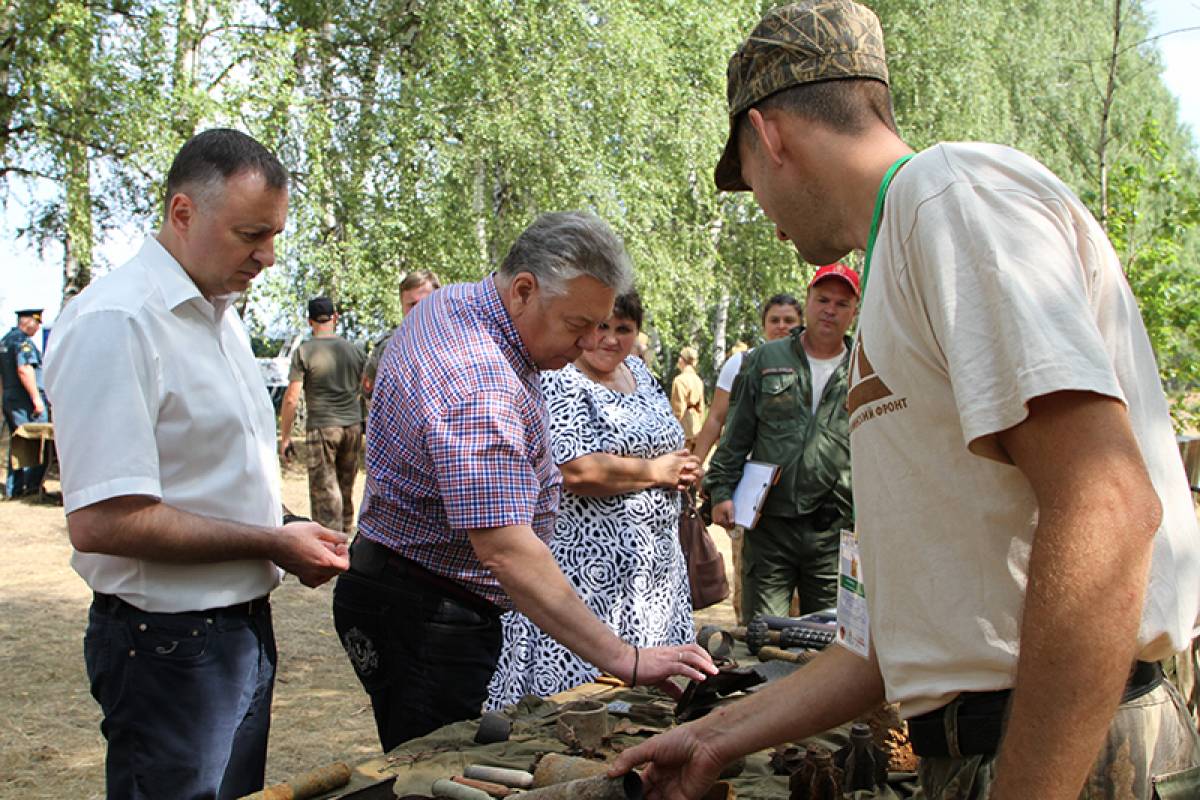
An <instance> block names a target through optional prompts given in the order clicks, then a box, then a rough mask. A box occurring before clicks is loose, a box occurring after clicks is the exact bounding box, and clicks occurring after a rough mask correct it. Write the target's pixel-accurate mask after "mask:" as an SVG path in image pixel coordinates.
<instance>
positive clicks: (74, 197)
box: [63, 141, 93, 295]
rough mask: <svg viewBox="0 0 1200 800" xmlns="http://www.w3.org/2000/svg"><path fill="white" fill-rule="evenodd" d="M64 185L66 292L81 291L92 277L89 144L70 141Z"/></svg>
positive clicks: (65, 151) (67, 147) (64, 284)
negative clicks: (65, 206)
mask: <svg viewBox="0 0 1200 800" xmlns="http://www.w3.org/2000/svg"><path fill="white" fill-rule="evenodd" d="M63 155H64V160H65V162H66V175H65V181H64V183H65V188H66V199H67V228H66V231H65V235H64V237H63V293H64V295H72V294H75V293H77V292H79V291H81V290H82V289H83V288H84V287H85V286H87V285H88V284H89V283H90V282H91V280H92V233H93V230H92V228H93V226H92V188H91V181H90V178H91V169H90V164H89V163H88V152H87V147H86V146H85V145H84V144H82V143H81V142H77V141H67V142H65V147H64V153H63Z"/></svg>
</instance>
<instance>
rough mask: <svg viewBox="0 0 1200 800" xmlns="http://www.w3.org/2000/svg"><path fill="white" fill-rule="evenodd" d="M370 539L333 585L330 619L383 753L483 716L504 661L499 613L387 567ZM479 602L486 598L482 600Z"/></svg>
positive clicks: (360, 544) (359, 543)
mask: <svg viewBox="0 0 1200 800" xmlns="http://www.w3.org/2000/svg"><path fill="white" fill-rule="evenodd" d="M364 542H365V540H363V539H361V538H360V539H357V540H355V546H354V547H353V548H351V556H350V571H349V572H345V573H343V574H341V575H339V576H338V579H337V583H336V584H334V588H333V620H334V624H335V625H336V627H337V632H338V638H339V639H341V642H342V646H343V647H344V648H345V649H346V654H347V655H348V656H349V658H350V663H351V664H352V665H353V666H354V672H355V674H357V675H358V680H359V682H360V683H362V686H363V689H365V690H366V692H367V694H368V695H370V698H371V707H372V708H373V709H374V711H375V727H376V730H377V731H378V733H379V743H380V744H381V745H382V746H383V751H384V752H385V753H386V752H388V751H390V750H392V749H393V748H395V747H396V746H397V745H400V744H402V743H404V742H406V741H408V740H409V739H415V738H417V737H419V736H424V735H425V734H427V733H430V732H432V731H434V730H437V729H438V728H440V727H442V726H443V725H448V724H450V723H452V722H459V721H461V720H465V719H474V718H475V717H478V716H479V715H480V713H481V711H482V708H483V701H484V700H485V699H486V698H487V684H488V680H490V679H491V677H492V672H494V671H495V669H496V661H497V659H499V657H500V642H501V639H502V634H501V628H500V616H499V609H496V610H495V613H490V612H489V611H488V610H486V609H482V608H479V607H476V608H471V607H469V606H468V605H467V604H465V603H463V602H461V601H460V600H458V599H455V598H453V597H448V596H446V595H444V594H439V593H438V592H437V590H436V588H435V587H430V586H428V585H423V584H421V583H419V582H417V581H414V580H413V579H412V578H411V576H406V575H405V574H404V573H403V569H402V568H398V567H396V566H395V565H388V564H386V563H383V560H382V558H381V557H380V556H379V552H378V551H379V548H378V546H375V547H374V548H372V551H373V552H372V553H371V555H374V556H375V558H370V557H368V550H367V548H366V547H364V546H363V543H364ZM481 602H482V601H481Z"/></svg>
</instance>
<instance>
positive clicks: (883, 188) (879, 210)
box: [859, 153, 916, 302]
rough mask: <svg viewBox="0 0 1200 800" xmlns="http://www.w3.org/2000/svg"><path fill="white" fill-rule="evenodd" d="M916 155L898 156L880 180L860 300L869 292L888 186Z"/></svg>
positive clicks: (872, 217)
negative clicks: (873, 257) (869, 279)
mask: <svg viewBox="0 0 1200 800" xmlns="http://www.w3.org/2000/svg"><path fill="white" fill-rule="evenodd" d="M915 155H916V153H909V154H908V155H906V156H900V157H899V158H897V159H896V161H895V162H894V163H893V164H892V165H891V166H890V167H888V171H887V172H885V173H883V180H882V181H880V182H879V192H878V193H877V194H876V195H875V213H874V214H872V215H871V232H870V234H869V235H868V236H867V254H866V257H865V258H864V259H863V272H862V288H861V289H860V290H859V295H860V296H859V302H862V295H865V294H866V293H867V278H868V277H870V275H871V253H872V252H873V251H874V250H875V239H876V238H878V236H879V221H880V219H881V218H882V217H883V200H884V198H886V197H887V193H888V187H889V186H891V185H892V178H894V177H896V172H898V171H899V169H900V168H901V167H903V166H904V165H905V164H907V163H908V160H909V159H910V158H912V157H913V156H915Z"/></svg>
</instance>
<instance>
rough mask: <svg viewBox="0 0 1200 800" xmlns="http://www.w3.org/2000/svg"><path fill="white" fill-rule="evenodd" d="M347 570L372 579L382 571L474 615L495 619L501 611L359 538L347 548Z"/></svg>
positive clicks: (400, 556) (485, 601) (443, 579)
mask: <svg viewBox="0 0 1200 800" xmlns="http://www.w3.org/2000/svg"><path fill="white" fill-rule="evenodd" d="M350 568H351V569H352V570H354V571H356V572H361V573H362V574H364V575H366V576H368V577H371V578H375V579H376V580H378V579H380V578H382V577H384V576H383V574H382V573H383V571H385V570H384V568H386V571H387V572H390V573H391V577H392V578H403V579H404V580H407V581H411V582H413V583H416V584H419V585H420V586H421V587H422V588H424V589H427V590H428V591H430V592H431V593H433V594H436V595H439V596H441V597H445V598H447V599H450V600H454V601H455V602H457V603H461V604H462V605H464V606H466V607H467V608H469V609H470V610H472V611H474V612H476V613H477V614H482V615H483V616H485V617H490V618H496V617H499V616H500V615H501V614H503V613H504V609H503V608H501V607H500V606H498V605H496V604H495V603H493V602H492V601H490V600H488V599H487V598H484V597H481V596H479V595H477V594H475V593H474V592H472V591H471V590H470V589H467V588H466V587H464V586H463V585H461V584H459V583H456V582H454V581H453V580H451V579H450V578H447V577H444V576H442V575H438V574H436V573H434V572H430V571H429V570H428V569H426V568H425V567H423V566H421V565H420V564H418V563H417V562H415V561H413V560H411V559H408V558H405V557H404V556H402V555H400V554H399V553H397V552H396V551H395V550H393V549H392V548H390V547H388V546H387V545H384V544H380V543H379V542H376V541H373V540H371V539H368V538H367V537H365V536H363V535H361V534H360V535H358V536H355V537H354V542H353V543H352V544H351V545H350Z"/></svg>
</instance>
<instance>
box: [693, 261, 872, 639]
mask: <svg viewBox="0 0 1200 800" xmlns="http://www.w3.org/2000/svg"><path fill="white" fill-rule="evenodd" d="M858 293H859V282H858V273H856V272H855V271H854V270H852V269H850V268H849V267H847V266H845V265H844V264H829V265H828V266H824V267H821V268H820V269H818V270H817V272H816V274H814V275H813V278H812V280H811V281H810V282H809V284H808V295H807V297H806V299H805V303H804V318H805V324H804V325H803V326H802V327H798V328H795V329H793V330H792V333H791V335H790V336H788V337H786V338H783V339H776V340H775V341H771V342H767V343H765V344H763V345H761V346H760V347H756V348H755V349H754V350H752V351H750V352H749V353H747V354H746V357H745V359H744V361H743V363H742V368H741V372H740V373H739V379H738V381H737V382H736V383H735V385H734V390H733V394H732V396H731V397H730V401H729V416H728V420H727V423H726V426H725V433H724V435H723V436H722V437H721V443H720V445H718V446H717V450H716V453H714V455H713V458H712V462H711V463H710V465H709V470H708V475H707V476H706V477H705V479H704V487H705V489H706V490H707V491H708V494H709V497H710V498H712V503H713V522H715V523H717V524H718V525H722V526H724V527H725V528H726V529H729V528H732V527H733V526H734V524H735V523H734V511H735V509H734V504H733V494H734V489H735V488H736V487H737V484H738V481H739V480H740V479H741V477H742V471H743V469H744V468H745V465H746V459H747V458H752V459H754V460H755V461H762V462H766V463H769V464H774V465H776V466H778V467H779V480H778V481H777V482H776V483H775V485H774V486H772V487H771V489H770V491H769V492H768V493H767V497H766V500H765V501H764V503H763V506H762V513H761V516H760V517H759V519H758V521H757V522H756V524H755V525H754V526H753V528H750V529H748V530H747V531H746V539H745V543H744V544H743V545H742V591H743V596H742V616H743V621H748V620H750V619H753V618H754V617H755V616H757V615H759V614H771V615H775V616H786V615H787V613H788V610H789V607H790V605H791V598H792V592H793V591H796V592H797V593H798V594H799V597H800V611H801V613H805V614H807V613H810V612H813V611H821V610H823V609H826V608H831V607H833V606H835V605H837V559H838V547H839V544H840V533H839V532H840V531H841V529H842V528H843V527H851V526H852V524H853V522H852V518H853V504H852V502H851V497H850V430H849V419H848V416H847V413H846V398H847V391H848V382H847V378H848V374H849V371H848V364H849V357H850V340H849V338H847V336H846V331H847V330H848V329H849V328H850V323H851V322H853V321H854V312H855V310H856V309H857V308H858ZM738 511H739V512H744V511H745V509H738ZM739 516H740V514H739Z"/></svg>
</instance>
